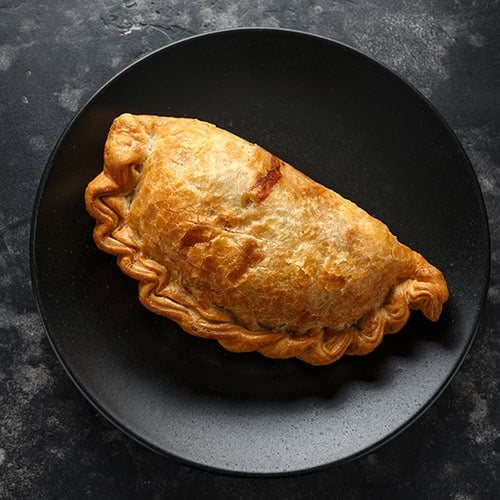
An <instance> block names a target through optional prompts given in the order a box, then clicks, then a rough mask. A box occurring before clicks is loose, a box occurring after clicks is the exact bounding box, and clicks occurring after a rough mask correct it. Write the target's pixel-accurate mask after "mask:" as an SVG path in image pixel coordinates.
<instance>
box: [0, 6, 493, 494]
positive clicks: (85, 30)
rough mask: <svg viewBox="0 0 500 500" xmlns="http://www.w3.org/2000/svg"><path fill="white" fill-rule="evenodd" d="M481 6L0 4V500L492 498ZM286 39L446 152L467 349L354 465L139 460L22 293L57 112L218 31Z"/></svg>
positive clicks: (487, 157)
mask: <svg viewBox="0 0 500 500" xmlns="http://www.w3.org/2000/svg"><path fill="white" fill-rule="evenodd" d="M499 19H500V5H499V2H498V1H480V0H477V1H471V0H467V1H466V0H454V1H452V0H443V1H441V0H389V1H383V0H371V1H365V2H362V1H319V2H311V1H310V0H291V1H288V2H286V1H283V0H270V1H265V2H264V1H261V0H258V1H250V0H240V1H239V2H230V1H209V0H200V1H193V2H188V1H185V0H168V1H164V2H159V1H153V0H149V1H146V0H137V1H132V0H129V1H125V2H118V1H111V0H101V1H97V0H91V1H89V2H79V1H76V0H66V1H64V2H62V1H51V2H49V1H47V0H44V1H39V2H12V1H5V0H3V1H0V153H1V158H2V162H1V165H0V174H1V182H0V498H21V497H23V498H25V497H28V498H44V499H45V498H47V499H48V498H82V497H83V498H85V497H91V498H110V497H111V498H139V497H143V496H144V497H147V496H151V497H158V498H160V497H161V498H166V497H170V498H171V497H175V498H177V497H179V498H183V497H187V496H190V495H188V493H189V492H195V491H196V492H197V493H196V497H197V498H215V497H225V498H264V497H273V498H274V497H278V498H279V497H280V496H281V497H283V498H289V499H294V498H322V497H325V498H326V497H329V498H331V497H337V496H338V497H339V498H375V497H385V496H389V495H390V496H396V497H405V498H409V497H414V498H454V499H468V498H479V499H482V498H493V497H495V496H497V495H498V494H499V493H500V492H499V484H498V448H499V442H500V441H499V428H500V422H499V396H498V361H499V358H500V349H499V336H498V332H499V327H500V324H499V323H500V314H499V312H500V284H499V281H498V276H499V267H500V227H499V224H500V209H499V206H500V203H499V193H500V171H499V170H500V167H499V164H500V162H499V160H500V154H499V144H500V141H499V136H500V121H499V112H500V89H499V81H500V71H499V63H500V61H499V56H498V54H499V51H500V33H499V30H498V20H499ZM240 26H270V27H283V28H294V29H299V30H304V31H309V32H312V33H317V34H321V35H325V36H328V37H331V38H334V39H336V40H339V41H342V42H346V43H348V44H350V45H352V46H354V47H356V48H358V49H360V50H362V51H363V52H365V53H366V54H368V55H370V56H373V57H374V58H376V59H378V60H379V61H381V62H383V63H385V64H386V65H388V66H389V67H391V68H393V69H394V70H396V71H397V72H398V73H399V74H401V75H402V76H404V77H406V78H407V79H408V80H409V81H410V82H412V83H413V84H415V86H416V87H417V88H418V89H419V90H421V91H422V92H423V93H424V94H425V95H426V96H427V97H428V98H429V99H430V100H431V102H432V103H433V104H434V105H435V106H436V107H437V109H438V110H439V111H440V112H441V114H442V115H443V116H444V117H445V119H446V120H447V121H448V123H449V124H450V125H451V127H452V128H453V130H454V131H455V132H456V134H457V135H458V137H459V138H460V140H461V142H462V144H463V145H464V147H465V149H466V151H467V153H468V155H469V158H470V159H471V161H472V164H473V167H474V169H475V171H476V173H477V176H478V178H479V181H480V184H481V188H482V191H483V194H484V198H485V202H486V206H487V210H488V214H489V220H490V230H491V240H492V273H491V285H490V290H489V293H488V301H487V304H486V307H485V312H484V315H483V319H482V322H481V324H480V327H479V330H478V333H477V337H476V340H475V342H474V344H473V346H472V348H471V350H470V352H469V354H468V355H467V357H466V359H465V362H464V364H463V365H462V367H461V369H460V371H459V373H458V374H457V376H456V377H455V378H454V380H453V381H452V382H451V384H450V385H449V387H448V388H447V389H446V391H445V392H444V394H443V395H442V396H441V397H440V398H439V400H438V401H437V402H436V403H435V404H434V405H433V406H432V407H431V408H430V409H429V410H428V411H427V412H426V413H425V414H424V415H423V416H422V417H421V418H420V419H419V420H418V421H417V422H416V423H415V424H414V425H412V426H411V427H410V428H409V429H407V430H406V431H405V432H404V433H403V434H401V435H399V436H398V437H397V438H395V439H394V440H392V441H391V442H389V443H388V444H386V445H385V446H383V447H382V448H380V449H378V450H376V451H375V452H373V453H371V454H369V455H367V456H365V457H362V458H360V459H358V460H356V461H354V462H350V463H347V464H344V465H341V466H336V467H332V468H329V469H326V470H323V471H320V472H315V473H311V474H307V475H305V476H300V477H289V478H280V479H250V478H236V477H227V476H223V475H218V474H212V473H209V472H205V471H201V470H197V469H192V468H190V467H187V466H184V465H180V464H178V463H175V462H172V461H170V460H168V459H165V458H163V457H160V456H157V455H156V454H154V453H152V452H150V451H148V450H146V449H144V448H142V447H141V446H140V445H138V444H136V443H135V442H133V441H132V440H130V439H129V438H127V437H125V436H124V435H123V434H122V433H121V432H119V431H118V430H116V429H115V428H114V427H113V426H112V425H111V424H110V423H109V422H108V421H107V420H105V419H104V418H103V417H101V416H100V415H99V414H98V413H97V412H96V411H95V410H94V409H93V408H92V407H91V406H90V405H89V404H88V403H87V401H86V400H85V399H84V398H83V396H81V394H80V393H79V391H78V390H77V389H76V388H75V387H74V386H73V384H72V383H71V381H70V380H69V378H68V377H67V375H66V374H65V372H64V370H63V368H62V367H61V366H60V365H59V363H58V361H57V360H56V358H55V355H54V354H53V352H52V351H51V348H50V346H49V344H48V341H47V339H46V338H45V334H44V330H43V328H42V325H41V322H40V319H39V317H38V315H37V313H36V310H35V304H34V300H33V297H32V290H31V284H30V277H29V255H28V240H29V229H30V216H31V210H32V205H33V200H34V196H35V192H36V189H37V185H38V182H39V180H40V177H41V174H42V171H43V169H44V167H45V164H46V162H47V159H48V157H49V154H50V152H51V150H52V148H53V147H54V145H55V143H56V141H57V139H58V137H59V136H60V134H61V133H62V132H63V130H64V128H65V126H66V125H67V124H68V123H69V121H70V120H71V118H72V117H73V115H74V113H75V112H76V111H77V110H78V109H79V107H80V106H81V105H83V104H84V103H85V102H86V100H87V99H88V98H89V97H90V96H91V95H92V94H93V93H94V92H95V91H96V90H97V89H98V88H99V87H100V86H101V85H103V84H104V83H105V82H106V81H107V80H108V79H109V78H110V77H112V76H113V75H114V74H115V73H116V72H117V71H119V70H120V69H122V68H124V67H125V66H127V65H129V64H130V63H132V62H133V61H135V60H137V59H138V58H140V57H142V56H144V55H146V54H148V53H149V52H151V51H152V50H154V49H156V48H159V47H161V46H164V45H166V44H168V43H170V42H172V41H176V40H180V39H182V38H185V37H186V36H190V35H193V34H197V33H203V32H207V31H212V30H216V29H221V28H233V27H240Z"/></svg>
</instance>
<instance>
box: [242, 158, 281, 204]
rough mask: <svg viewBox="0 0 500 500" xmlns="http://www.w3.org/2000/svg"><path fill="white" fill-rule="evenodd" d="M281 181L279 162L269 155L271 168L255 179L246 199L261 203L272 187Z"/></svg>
mask: <svg viewBox="0 0 500 500" xmlns="http://www.w3.org/2000/svg"><path fill="white" fill-rule="evenodd" d="M280 179H281V160H280V159H279V158H276V156H274V155H271V166H270V168H268V169H267V170H266V172H265V173H264V174H263V175H261V176H260V177H258V178H257V180H256V181H255V182H254V184H253V186H252V187H251V188H250V189H249V191H248V198H249V199H252V200H253V201H257V202H259V203H261V202H262V201H264V200H265V199H266V198H267V197H268V196H269V195H270V193H271V191H272V190H273V187H274V185H275V184H276V183H277V182H278V181H279V180H280Z"/></svg>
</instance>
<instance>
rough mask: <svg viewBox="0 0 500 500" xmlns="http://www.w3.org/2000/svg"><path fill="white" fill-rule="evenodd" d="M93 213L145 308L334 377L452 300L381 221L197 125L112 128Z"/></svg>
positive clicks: (435, 274) (103, 242) (154, 122)
mask: <svg viewBox="0 0 500 500" xmlns="http://www.w3.org/2000/svg"><path fill="white" fill-rule="evenodd" d="M85 202H86V207H87V210H88V212H89V213H90V214H91V215H92V216H93V217H94V218H95V219H96V226H95V230H94V240H95V242H96V244H97V245H98V246H99V248H101V249H102V250H104V251H106V252H109V253H111V254H113V255H116V256H117V258H118V265H119V266H120V268H121V269H122V271H123V272H124V273H126V274H127V275H129V276H131V277H133V278H135V279H137V280H138V281H139V298H140V300H141V302H142V303H143V304H144V305H145V306H146V307H147V308H148V309H150V310H152V311H154V312H155V313H158V314H161V315H164V316H167V317H169V318H171V319H172V320H174V321H176V322H177V323H178V324H179V325H180V326H181V327H182V328H183V329H184V330H185V331H187V332H189V333H191V334H193V335H197V336H200V337H206V338H211V339H216V340H217V341H219V342H220V344H222V346H224V347H225V348H226V349H228V350H230V351H238V352H243V351H254V350H257V351H259V352H260V353H262V354H263V355H265V356H268V357H271V358H290V357H297V358H299V359H302V360H304V361H306V362H308V363H311V364H315V365H322V364H328V363H332V362H333V361H336V360H337V359H339V358H340V357H341V356H342V355H343V354H366V353H368V352H370V351H372V350H373V349H374V348H375V347H376V346H377V345H378V344H379V343H380V342H381V340H382V338H383V336H384V335H385V334H386V333H395V332H397V331H399V330H400V329H401V328H402V327H403V326H404V325H405V323H406V322H407V320H408V317H409V314H410V310H411V309H420V310H421V311H422V312H423V313H424V315H425V316H426V317H427V318H429V319H430V320H433V321H435V320H437V319H438V317H439V315H440V313H441V309H442V305H443V303H444V302H445V301H446V300H447V298H448V290H447V286H446V282H445V279H444V277H443V275H442V273H441V272H440V271H439V270H438V269H436V268H435V267H434V266H432V265H431V264H429V263H428V262H427V261H426V260H425V259H424V257H422V255H420V254H419V253H417V252H415V251H413V250H411V249H410V248H408V247H407V246H405V245H403V244H401V243H399V242H398V240H397V239H396V237H395V236H393V235H392V234H391V233H390V231H389V229H388V228H387V227H386V226H385V225H384V224H383V223H382V222H380V221H379V220H377V219H375V218H373V217H371V216H370V215H368V214H367V213H366V212H365V211H364V210H362V209H361V208H359V207H358V206H357V205H355V204H354V203H352V202H350V201H348V200H346V199H345V198H343V197H342V196H340V195H339V194H337V193H335V192H334V191H332V190H329V189H327V188H326V187H324V186H322V185H320V184H318V183H316V182H314V181H313V180H311V179H310V178H308V177H307V176H305V175H304V174H302V173H301V172H299V171H298V170H296V169H294V168H293V167H292V166H290V165H288V164H287V163H286V162H284V161H282V160H280V159H278V158H277V157H275V156H274V155H272V154H271V153H269V152H267V151H266V150H264V149H263V148H261V147H260V146H258V145H255V144H251V143H249V142H247V141H246V140H244V139H241V138H239V137H237V136H235V135H233V134H232V133H230V132H228V131H225V130H222V129H220V128H217V127H216V126H214V125H212V124H209V123H206V122H202V121H199V120H196V119H190V118H168V117H157V116H146V115H140V116H137V115H131V114H124V115H121V116H119V117H118V118H116V119H115V121H114V123H113V125H112V127H111V129H110V131H109V135H108V138H107V141H106V145H105V151H104V169H103V171H102V172H101V173H100V174H99V175H98V176H97V177H96V178H95V179H94V180H92V181H91V182H90V184H89V185H88V187H87V189H86V193H85Z"/></svg>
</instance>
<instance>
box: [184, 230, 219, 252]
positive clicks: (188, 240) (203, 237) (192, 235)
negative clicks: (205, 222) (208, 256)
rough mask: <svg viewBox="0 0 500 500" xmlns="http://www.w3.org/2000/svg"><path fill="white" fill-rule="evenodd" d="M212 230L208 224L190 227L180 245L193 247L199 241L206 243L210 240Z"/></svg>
mask: <svg viewBox="0 0 500 500" xmlns="http://www.w3.org/2000/svg"><path fill="white" fill-rule="evenodd" d="M211 235H212V230H211V228H210V227H208V226H202V225H197V226H193V227H191V228H189V229H188V230H187V231H186V232H185V233H184V236H183V237H182V238H181V241H180V247H181V248H186V247H192V246H194V245H196V244H197V243H205V242H207V241H209V240H210V238H211Z"/></svg>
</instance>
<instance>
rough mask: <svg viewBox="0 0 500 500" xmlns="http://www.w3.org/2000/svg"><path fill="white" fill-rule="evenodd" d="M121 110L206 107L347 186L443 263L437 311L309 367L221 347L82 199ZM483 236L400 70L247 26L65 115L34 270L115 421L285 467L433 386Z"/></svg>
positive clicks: (164, 60)
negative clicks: (103, 244) (106, 249)
mask: <svg viewBox="0 0 500 500" xmlns="http://www.w3.org/2000/svg"><path fill="white" fill-rule="evenodd" d="M123 112H131V113H145V114H157V115H167V116H186V117H196V118H200V119H202V120H206V121H209V122H213V123H215V124H217V125H218V126H220V127H222V128H226V129H228V130H230V131H232V132H234V133H236V134H238V135H240V136H242V137H244V138H246V139H248V140H250V141H253V142H256V143H258V144H260V145H262V146H263V147H265V148H266V149H268V150H270V151H271V152H273V153H274V154H276V155H277V156H279V157H281V158H282V159H284V160H286V161H287V162H289V163H291V164H292V165H294V166H296V167H297V168H299V169H300V170H303V171H304V172H305V173H307V174H308V175H309V176H311V177H313V178H314V179H316V180H317V181H319V182H321V183H323V184H325V185H326V186H328V187H330V188H332V189H334V190H336V191H338V192H339V193H341V194H342V195H344V196H345V197H347V198H349V199H351V200H353V201H355V202H356V203H357V204H358V205H360V206H361V207H363V208H365V209H366V210H367V211H368V212H370V213H371V214H372V215H374V216H376V217H378V218H380V219H382V220H383V221H384V222H385V223H386V224H388V225H389V227H390V228H391V230H392V231H393V232H394V233H395V234H396V235H397V236H398V237H399V239H400V241H403V242H404V243H406V244H408V245H410V246H411V247H413V248H414V249H416V250H418V251H420V252H421V253H423V254H424V255H425V256H426V257H427V258H428V259H429V260H430V261H431V262H432V263H434V264H435V265H436V266H438V267H439V268H440V269H441V270H442V271H443V272H444V274H445V276H446V278H447V280H448V284H449V288H450V292H451V298H450V300H449V302H448V303H447V304H446V306H445V309H444V312H443V314H442V317H441V319H440V321H439V322H437V323H431V322H429V321H427V320H425V319H424V318H423V317H422V316H421V315H420V313H414V314H413V315H412V318H411V320H410V322H409V323H408V325H407V326H406V327H405V328H404V330H403V331H402V332H401V333H399V334H398V335H394V336H389V337H387V338H386V339H385V340H384V342H383V343H382V345H381V346H380V347H379V348H378V349H376V351H375V352H373V353H372V354H370V355H367V356H363V357H345V358H343V359H342V360H340V361H339V362H337V363H335V364H333V365H330V366H326V367H313V366H309V365H306V364H305V363H303V362H301V361H298V360H283V361H275V360H270V359H267V358H264V357H262V356H260V355H258V354H256V353H250V354H233V353H229V352H226V351H225V350H223V349H222V348H221V347H220V346H219V345H218V343H217V342H214V341H209V340H203V339H198V338H195V337H192V336H190V335H188V334H186V333H184V332H183V331H182V330H181V329H180V328H179V327H178V326H177V325H175V324H174V323H173V322H171V321H169V320H167V319H165V318H162V317H159V316H156V315H155V314H153V313H151V312H149V311H147V310H146V309H144V308H143V307H142V306H141V305H140V303H139V301H138V298H137V283H136V282H135V281H133V280H132V279H130V278H127V277H126V276H124V275H123V274H122V273H121V272H120V271H119V270H118V267H117V265H116V263H115V259H114V258H113V257H111V256H109V255H106V254H104V253H102V252H101V251H99V250H97V248H96V246H95V245H94V243H93V240H92V229H93V225H94V221H93V220H92V219H91V218H90V217H89V216H88V214H87V213H86V211H85V208H84V201H83V194H84V189H85V187H86V185H87V183H88V182H89V181H90V180H91V179H92V178H93V177H94V176H95V175H97V173H98V172H99V171H100V170H101V168H102V152H103V145H104V142H105V139H106V134H107V131H108V128H109V126H110V125H111V122H112V120H113V118H114V117H116V116H117V115H119V114H120V113H123ZM488 242H489V237H488V228H487V222H486V214H485V210H484V206H483V201H482V197H481V193H480V190H479V187H478V183H477V180H476V178H475V176H474V172H473V170H472V168H471V165H470V164H469V161H468V160H467V158H466V156H465V154H464V151H463V149H462V148H461V146H460V144H459V143H458V141H457V139H456V138H455V136H454V135H453V133H452V132H451V130H450V128H449V127H448V126H447V125H446V124H445V123H444V121H443V120H442V118H440V117H439V115H438V114H437V113H436V111H435V110H434V109H433V108H432V106H431V105H430V104H429V103H428V102H427V101H426V100H425V99H424V98H423V97H422V96H421V95H420V94H419V93H418V92H416V91H415V90H414V89H413V88H411V87H410V86H409V85H408V83H406V82H405V81H403V80H402V79H401V78H399V77H398V76H396V75H395V74H394V73H392V72H391V71H389V70H388V69H386V68H385V67H383V66H381V65H380V64H378V63H377V62H374V61H373V60H371V59H370V58H368V57H366V56H365V55H363V54H360V53H359V52H357V51H355V50H353V49H351V48H349V47H346V46H345V45H342V44H339V43H336V42H333V41H331V40H328V39H325V38H321V37H318V36H313V35H309V34H304V33H299V32H293V31H285V30H275V29H241V30H231V31H223V32H217V33H211V34H206V35H201V36H197V37H193V38H189V39H187V40H183V41H181V42H178V43H175V44H172V45H170V46H168V47H166V48H164V49H161V50H159V51H157V52H154V53H152V54H151V55H149V56H147V57H146V58H144V59H142V60H140V61H138V62H136V63H135V64H133V65H132V66H130V67H129V68H127V69H126V70H124V71H123V72H121V73H120V74H119V75H117V76H116V77H115V78H113V79H112V80H111V81H110V82H109V83H108V84H107V85H106V86H104V88H102V89H101V90H100V91H99V92H98V93H97V94H96V95H95V96H94V97H93V98H92V99H91V100H90V101H89V102H88V103H87V105H86V106H85V107H84V108H83V109H82V110H81V111H80V112H79V113H78V115H77V116H76V117H75V119H74V120H73V122H72V123H71V125H70V126H69V128H68V129H67V130H66V132H65V133H64V135H63V137H62V138H61V140H60V141H59V143H58V144H57V147H56V148H55V150H54V153H53V154H52V156H51V158H50V161H49V163H48V166H47V169H46V171H45V173H44V175H43V179H42V182H41V186H40V189H39V193H38V198H37V202H36V206H35V211H34V217H33V229H32V240H31V245H32V246H31V258H32V277H33V284H34V287H35V290H36V295H37V300H38V305H39V310H40V313H41V316H42V318H43V321H44V323H45V326H46V329H47V332H48V335H49V338H50V340H51V342H52V344H53V346H54V349H55V351H56V353H57V355H58V357H59V358H60V360H61V362H62V363H63V365H64V366H65V367H66V369H67V371H68V373H69V375H70V376H71V378H72V379H73V381H74V382H75V383H76V385H77V386H78V387H79V389H81V391H82V392H83V393H84V394H85V395H86V396H87V397H88V399H89V400H90V401H91V402H92V403H93V404H94V405H95V406H96V407H97V408H98V409H99V410H100V411H101V412H102V413H103V414H104V415H105V416H106V417H108V418H109V419H110V420H111V421H112V422H113V423H114V424H116V425H117V426H118V427H119V428H120V429H122V430H123V431H125V432H126V433H128V434H129V435H130V436H132V437H133V438H135V439H137V440H138V441H140V442H141V443H143V444H144V445H147V446H148V447H150V448H152V449H154V450H157V451H159V452H163V453H166V454H167V455H169V456H171V457H176V458H178V459H181V460H183V461H186V462H188V463H190V464H192V465H199V466H204V467H209V468H211V469H215V470H220V471H226V472H232V473H238V474H264V473H267V474H286V473H292V472H293V473H295V472H298V471H304V470H311V469H314V468H318V467H321V466H325V465H328V464H332V463H335V462H339V461H344V460H347V459H351V458H353V457H356V456H359V455H360V454H362V453H363V452H367V451H369V450H372V449H374V447H376V446H378V445H380V444H382V443H383V442H385V441H386V440H387V439H388V438H390V437H392V436H394V435H395V434H396V433H398V432H399V431H401V430H402V429H403V428H405V426H407V425H408V424H409V423H410V422H412V421H413V420H415V418H416V417H417V416H418V415H420V414H421V413H422V412H423V410H424V409H425V408H427V407H428V406H429V404H430V403H431V402H432V401H433V400H434V399H435V398H436V397H437V395H438V394H439V393H440V391H442V390H443V388H444V387H445V386H446V384H447V382H449V380H450V379H451V377H452V375H453V374H454V373H455V371H456V369H457V368H458V366H459V364H460V362H461V360H462V358H463V356H464V355H465V353H466V351H467V348H468V346H469V344H470V342H471V340H472V338H473V334H474V331H475V328H476V325H477V323H478V319H479V314H480V310H481V307H482V303H483V301H484V297H485V293H486V288H487V282H488V275H489V243H488Z"/></svg>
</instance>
